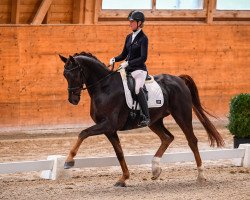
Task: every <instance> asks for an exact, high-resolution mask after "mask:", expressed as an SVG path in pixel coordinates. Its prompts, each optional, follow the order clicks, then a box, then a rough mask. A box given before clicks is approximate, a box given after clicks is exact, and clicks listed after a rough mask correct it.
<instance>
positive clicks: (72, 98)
mask: <svg viewBox="0 0 250 200" xmlns="http://www.w3.org/2000/svg"><path fill="white" fill-rule="evenodd" d="M68 100H69V102H70V103H71V104H73V105H77V104H78V103H79V101H80V95H69V98H68Z"/></svg>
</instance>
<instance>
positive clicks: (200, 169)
mask: <svg viewBox="0 0 250 200" xmlns="http://www.w3.org/2000/svg"><path fill="white" fill-rule="evenodd" d="M197 170H198V177H197V181H198V182H204V181H206V178H205V176H204V174H203V171H204V168H203V166H200V167H197Z"/></svg>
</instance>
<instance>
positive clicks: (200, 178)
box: [196, 177, 207, 184]
mask: <svg viewBox="0 0 250 200" xmlns="http://www.w3.org/2000/svg"><path fill="white" fill-rule="evenodd" d="M196 181H197V183H200V184H202V183H206V182H207V179H206V178H205V177H198V178H197V180H196Z"/></svg>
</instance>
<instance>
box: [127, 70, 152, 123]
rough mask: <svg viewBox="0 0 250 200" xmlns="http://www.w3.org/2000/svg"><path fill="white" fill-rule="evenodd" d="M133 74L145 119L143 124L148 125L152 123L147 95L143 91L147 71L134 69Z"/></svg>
mask: <svg viewBox="0 0 250 200" xmlns="http://www.w3.org/2000/svg"><path fill="white" fill-rule="evenodd" d="M131 75H132V76H133V78H134V79H135V93H136V95H137V97H138V102H139V105H140V107H141V110H142V113H143V120H142V121H141V125H142V126H145V125H146V126H147V125H148V124H149V123H150V117H149V111H148V103H147V99H146V95H145V93H144V91H143V85H144V83H145V79H146V77H147V72H146V71H143V70H136V71H133V72H132V73H131Z"/></svg>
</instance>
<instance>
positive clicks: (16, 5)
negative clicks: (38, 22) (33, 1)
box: [11, 0, 20, 24]
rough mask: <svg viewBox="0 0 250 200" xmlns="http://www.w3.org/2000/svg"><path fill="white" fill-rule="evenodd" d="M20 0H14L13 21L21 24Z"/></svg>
mask: <svg viewBox="0 0 250 200" xmlns="http://www.w3.org/2000/svg"><path fill="white" fill-rule="evenodd" d="M19 14H20V0H12V9H11V23H12V24H19Z"/></svg>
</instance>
